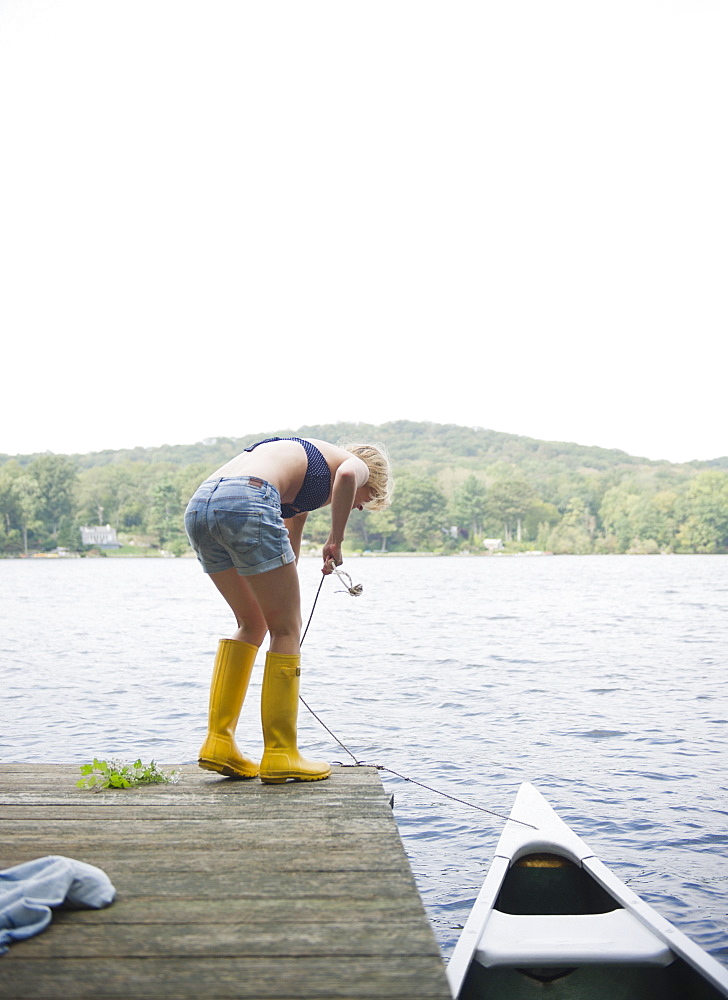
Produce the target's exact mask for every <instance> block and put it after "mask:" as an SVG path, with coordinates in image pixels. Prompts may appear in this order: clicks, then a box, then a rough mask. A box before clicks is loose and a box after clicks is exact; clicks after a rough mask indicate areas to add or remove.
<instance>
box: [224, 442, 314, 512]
mask: <svg viewBox="0 0 728 1000" xmlns="http://www.w3.org/2000/svg"><path fill="white" fill-rule="evenodd" d="M271 441H298V443H299V444H300V445H303V450H304V451H305V452H306V457H307V459H308V465H307V466H306V475H305V476H304V477H303V483H302V484H301V489H300V490H299V491H298V493H297V494H296V496H295V498H294V500H293V502H292V503H282V504H281V513H282V514H283V516H284V517H295V516H296V514H301V513H302V512H303V511H304V510H305V511H309V510H318V509H319V507H323V506H324V504H325V503H326V501H327V500H328V499H329V493H330V492H331V469H329V465H328V462H327V461H326V459H325V458H324V456H323V455H322V454H321V452H320V451H319V450H318V448H317V447H316V445H314V444H311V442H310V441H307V440H306V438H298V437H289V438H278V437H273V438H266V439H265V441H257V442H256V443H255V444H251V445H250V447H249V448H244V449H243V451H253V449H254V448H257V447H258V445H259V444H268V443H269V442H271Z"/></svg>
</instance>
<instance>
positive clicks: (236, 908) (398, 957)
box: [0, 764, 450, 1000]
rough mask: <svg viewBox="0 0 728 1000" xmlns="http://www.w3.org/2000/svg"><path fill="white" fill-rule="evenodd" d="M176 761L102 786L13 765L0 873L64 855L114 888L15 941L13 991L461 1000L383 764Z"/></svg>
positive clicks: (4, 789) (1, 787)
mask: <svg viewBox="0 0 728 1000" xmlns="http://www.w3.org/2000/svg"><path fill="white" fill-rule="evenodd" d="M179 770H180V771H181V780H180V781H179V783H178V784H175V785H149V786H145V787H141V788H138V789H126V790H111V789H109V790H104V791H101V792H94V791H88V790H80V789H77V788H76V787H75V782H76V780H77V779H78V778H79V777H80V775H79V771H78V767H74V766H61V765H33V764H2V765H0V870H2V869H4V868H9V867H10V866H12V865H16V864H20V863H21V862H23V861H30V860H32V859H33V858H39V857H44V856H45V855H49V854H62V855H66V856H67V857H71V858H75V859H76V860H79V861H86V862H88V863H90V864H93V865H96V866H98V867H99V868H102V869H103V870H104V871H105V872H106V874H107V875H108V876H109V878H110V879H111V881H112V882H113V883H114V885H115V887H116V890H117V898H116V901H115V902H114V903H113V905H112V906H110V907H108V908H107V909H104V910H78V909H77V910H70V909H60V910H57V911H55V913H54V917H53V920H52V922H51V924H50V926H49V927H48V929H47V930H46V931H44V932H43V933H42V934H39V935H37V936H36V937H33V938H30V939H28V940H27V941H20V942H16V943H14V944H12V945H11V946H10V950H9V951H8V953H7V954H6V955H4V956H2V957H0V997H2V998H3V1000H21V998H22V1000H26V998H28V1000H31V998H32V1000H39V998H64V1000H68V998H74V1000H80V998H84V997H93V998H94V1000H102V998H110V997H113V998H117V1000H119V998H132V997H133V998H150V1000H151V998H154V1000H157V998H161V1000H183V998H184V1000H187V998H190V1000H192V998H194V1000H213V998H214V1000H217V998H220V1000H223V998H233V997H235V998H256V1000H267V998H276V1000H294V998H295V1000H301V998H311V1000H314V998H315V1000H321V998H327V1000H336V998H342V1000H343V998H347V1000H357V998H375V1000H389V998H393V1000H394V998H398V1000H405V998H417V1000H429V998H434V1000H448V998H449V997H450V992H449V990H448V986H447V980H446V977H445V970H444V966H443V962H442V959H441V956H440V952H439V949H438V946H437V943H436V941H435V938H434V935H433V933H432V930H431V928H430V925H429V923H428V920H427V917H426V914H425V912H424V908H423V906H422V901H421V899H420V897H419V894H418V892H417V888H416V886H415V882H414V878H413V876H412V872H411V870H410V867H409V863H408V861H407V858H406V855H405V853H404V849H403V847H402V842H401V840H400V837H399V834H398V832H397V827H396V824H395V821H394V818H393V815H392V810H391V808H390V806H389V801H388V799H387V796H386V795H385V792H384V789H383V788H382V784H381V781H380V778H379V775H378V773H377V771H376V770H375V769H374V768H368V767H362V768H357V767H352V768H342V767H337V768H334V771H333V774H332V776H331V778H330V779H329V780H328V781H321V782H312V783H305V784H299V783H288V784H286V785H264V784H262V783H261V782H260V781H258V780H252V781H232V780H230V779H226V778H221V777H218V776H217V775H214V774H211V773H210V772H205V771H201V770H200V769H199V768H197V767H196V766H193V765H186V766H184V767H182V768H179Z"/></svg>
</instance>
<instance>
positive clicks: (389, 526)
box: [365, 508, 397, 552]
mask: <svg viewBox="0 0 728 1000" xmlns="http://www.w3.org/2000/svg"><path fill="white" fill-rule="evenodd" d="M365 520H366V521H367V522H368V531H369V535H370V536H372V537H374V538H379V539H380V540H381V547H380V551H381V552H386V551H387V540H388V539H389V538H391V537H392V535H394V533H395V532H396V530H397V520H396V518H395V516H394V514H393V513H392V511H391V509H389V508H387V510H373V511H372V512H371V513H370V514H367V515H366V516H365Z"/></svg>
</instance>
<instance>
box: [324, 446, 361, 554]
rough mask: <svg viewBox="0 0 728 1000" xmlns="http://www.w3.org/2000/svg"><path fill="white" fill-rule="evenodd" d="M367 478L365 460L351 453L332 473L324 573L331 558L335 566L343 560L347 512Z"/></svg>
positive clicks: (349, 511)
mask: <svg viewBox="0 0 728 1000" xmlns="http://www.w3.org/2000/svg"><path fill="white" fill-rule="evenodd" d="M368 479H369V469H368V468H367V466H366V463H365V462H362V460H361V459H360V458H357V457H356V456H355V455H352V456H351V458H347V459H345V461H343V462H342V463H341V465H340V466H339V467H338V469H337V470H336V472H335V474H334V484H333V487H332V489H331V531H330V532H329V537H328V539H327V541H326V544H325V545H324V549H323V557H324V573H330V572H331V568H330V567H329V566H328V562H329V560H330V559H333V561H334V565H335V566H340V565H341V564H342V562H343V561H344V559H343V556H342V555H341V543H342V542H343V541H344V532H345V530H346V524H347V522H348V520H349V514H351V511H352V509H353V507H354V497H355V496H356V491H357V490H358V489H359V487H361V486H365V485H366V483H367V480H368Z"/></svg>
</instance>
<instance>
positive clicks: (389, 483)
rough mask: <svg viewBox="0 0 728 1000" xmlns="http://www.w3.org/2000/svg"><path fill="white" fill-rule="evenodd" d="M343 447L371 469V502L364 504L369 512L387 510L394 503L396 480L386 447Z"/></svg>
mask: <svg viewBox="0 0 728 1000" xmlns="http://www.w3.org/2000/svg"><path fill="white" fill-rule="evenodd" d="M343 447H344V448H345V449H346V451H350V452H351V454H352V455H356V457H357V458H360V459H361V460H362V462H364V463H366V466H367V468H368V469H369V479H368V480H367V486H368V487H369V490H370V492H371V495H372V498H371V500H367V502H366V503H365V504H364V507H366V509H367V510H386V508H387V507H389V505H390V504H391V502H392V494H393V493H394V480H393V479H392V473H391V469H390V465H389V457H388V455H387V451H386V448H385V447H384V445H381V444H377V445H373V444H345V445H343Z"/></svg>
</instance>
